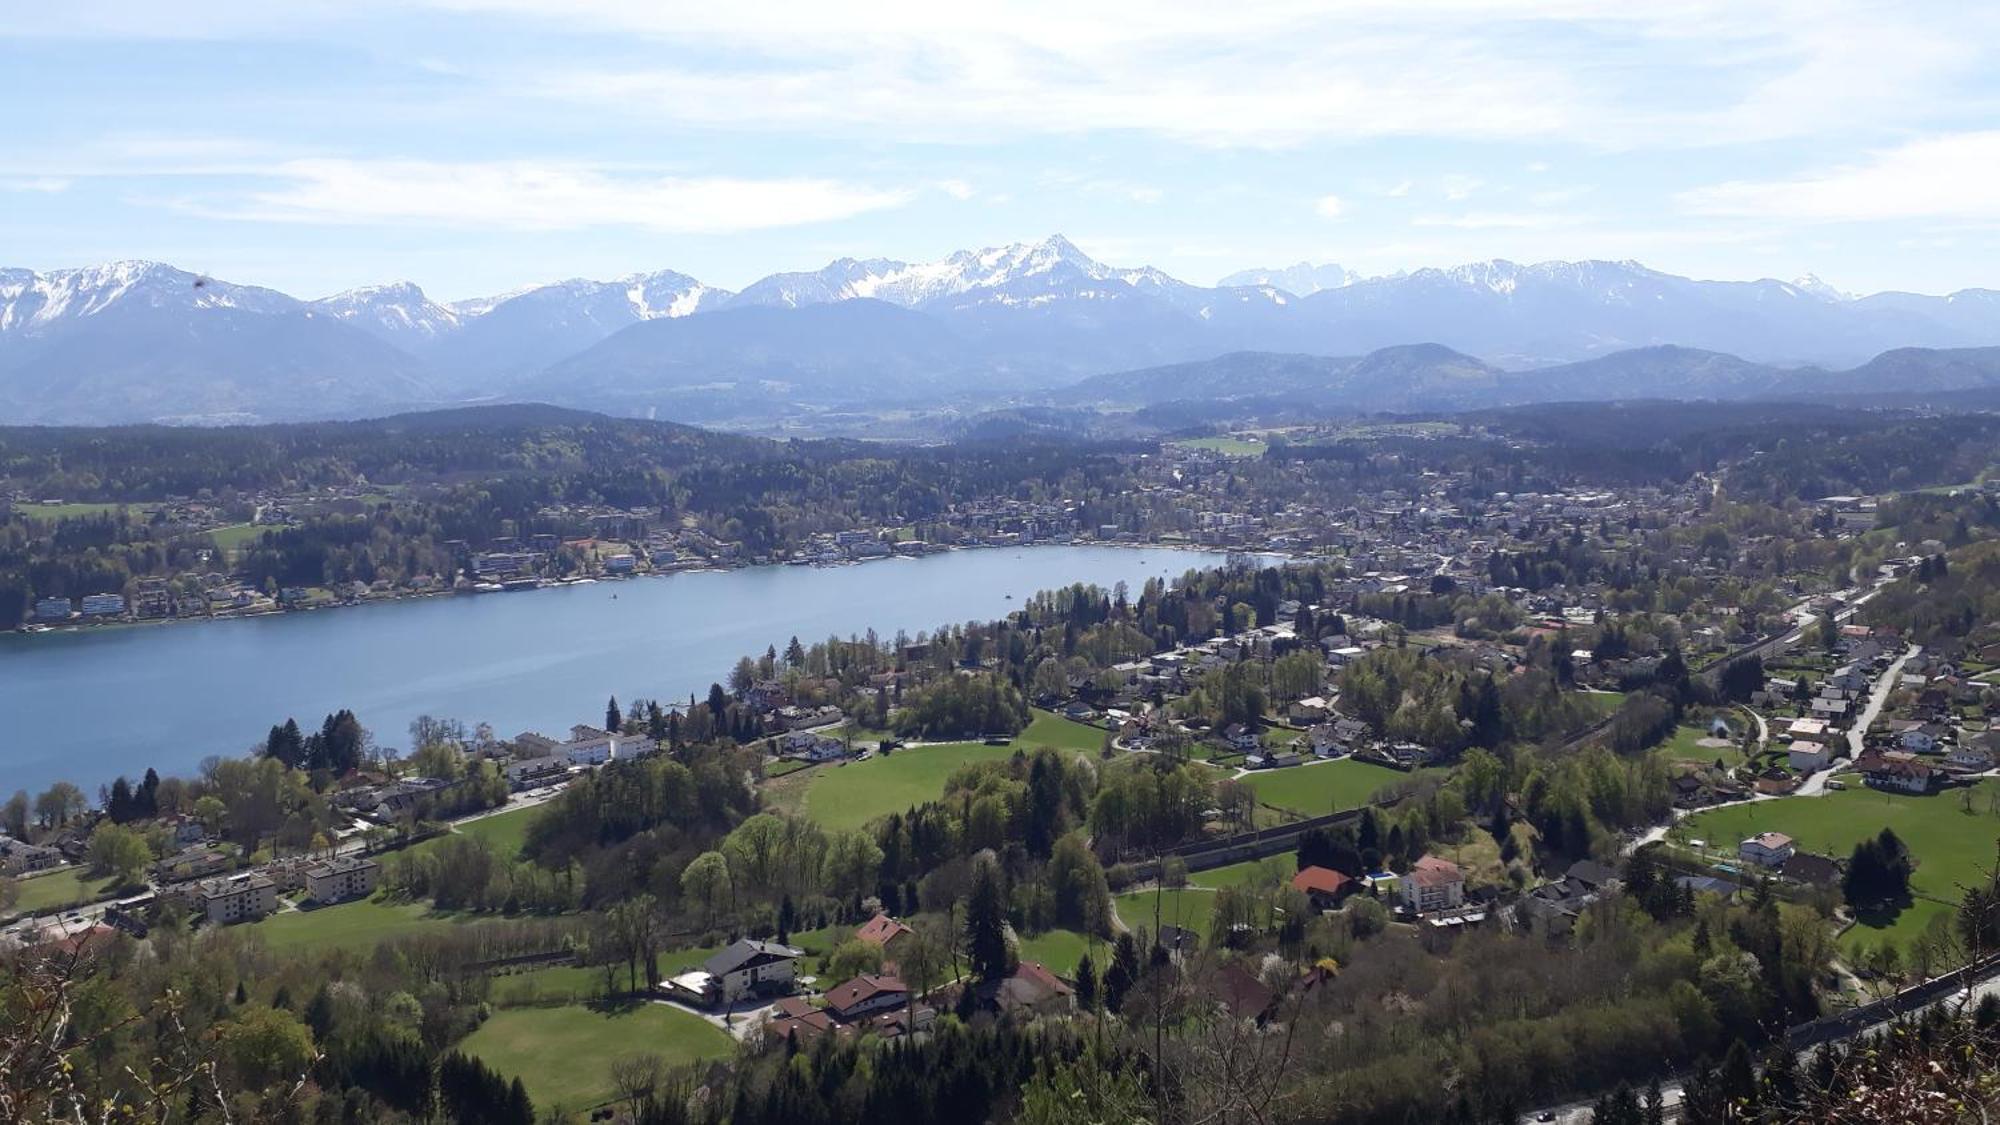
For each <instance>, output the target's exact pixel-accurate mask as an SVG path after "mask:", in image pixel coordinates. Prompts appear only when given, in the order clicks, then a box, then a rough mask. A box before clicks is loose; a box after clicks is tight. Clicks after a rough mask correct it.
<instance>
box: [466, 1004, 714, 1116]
mask: <svg viewBox="0 0 2000 1125" xmlns="http://www.w3.org/2000/svg"><path fill="white" fill-rule="evenodd" d="M463 1049H464V1051H465V1053H466V1054H469V1055H474V1056H477V1057H478V1058H480V1059H481V1060H483V1061H485V1063H486V1064H487V1065H489V1066H491V1067H493V1068H494V1069H495V1070H498V1071H499V1072H500V1073H501V1074H502V1075H505V1076H507V1077H509V1078H515V1077H518V1078H520V1080H521V1082H522V1084H523V1085H525V1086H526V1087H527V1088H528V1096H529V1097H531V1098H533V1099H534V1100H535V1109H536V1111H537V1115H538V1116H549V1117H551V1119H553V1117H552V1115H553V1113H554V1111H556V1110H558V1109H561V1110H564V1111H573V1110H579V1109H586V1108H590V1107H593V1106H598V1105H602V1104H603V1103H605V1102H607V1101H610V1100H611V1099H612V1098H613V1097H615V1096H617V1090H616V1088H615V1087H614V1086H613V1085H612V1082H611V1065H612V1064H613V1063H614V1062H616V1061H617V1060H619V1059H621V1058H624V1057H625V1056H627V1055H635V1054H656V1055H660V1056H663V1057H664V1058H666V1060H667V1061H668V1063H669V1064H670V1065H674V1066H684V1065H686V1064H689V1063H694V1062H700V1061H702V1060H704V1059H714V1058H723V1057H726V1056H728V1055H729V1054H731V1053H732V1052H733V1051H734V1049H735V1045H734V1044H733V1043H731V1042H730V1039H729V1036H728V1034H726V1033H725V1032H723V1030H722V1029H721V1028H718V1027H716V1026H715V1025H713V1024H711V1023H709V1022H708V1021H707V1020H704V1019H702V1018H701V1017H700V1016H697V1015H693V1014H691V1013H688V1012H684V1011H682V1010H680V1009H679V1008H674V1007H669V1006H668V1005H665V1004H649V1003H648V1004H631V1005H626V1006H623V1007H619V1008H616V1009H608V1010H607V1009H599V1008H587V1007H581V1006H578V1005H573V1004H572V1005H566V1006H563V1007H560V1008H514V1009H510V1010H506V1011H500V1012H495V1013H494V1014H493V1016H492V1018H490V1019H488V1020H487V1021H486V1022H485V1023H484V1024H482V1025H480V1028H479V1030H478V1031H475V1032H473V1033H472V1034H471V1035H470V1036H468V1037H467V1038H466V1040H465V1042H464V1044H463Z"/></svg>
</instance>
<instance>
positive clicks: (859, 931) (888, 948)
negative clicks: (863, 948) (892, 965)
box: [854, 914, 915, 956]
mask: <svg viewBox="0 0 2000 1125" xmlns="http://www.w3.org/2000/svg"><path fill="white" fill-rule="evenodd" d="M914 932H915V931H913V930H911V929H910V927H908V926H905V925H904V924H903V923H901V922H898V921H896V920H895V919H894V918H891V917H889V916H888V915H887V914H877V915H876V916H875V917H873V918H870V919H868V921H866V922H863V923H862V924H861V925H860V926H859V927H857V928H856V929H855V931H854V936H855V937H856V938H859V939H860V940H862V941H865V942H867V943H868V944H870V945H878V946H881V947H882V953H883V956H894V955H895V952H894V951H895V948H896V943H897V942H898V941H901V940H902V939H903V938H905V937H907V936H909V935H910V934H911V933H914Z"/></svg>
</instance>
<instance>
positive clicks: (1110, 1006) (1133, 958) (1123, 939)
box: [1104, 930, 1139, 1012]
mask: <svg viewBox="0 0 2000 1125" xmlns="http://www.w3.org/2000/svg"><path fill="white" fill-rule="evenodd" d="M1137 983H1139V943H1138V942H1137V941H1136V940H1134V939H1133V937H1132V934H1131V931H1129V930H1128V931H1126V932H1125V933H1122V934H1119V935H1118V941H1117V942H1116V943H1115V944H1114V945H1113V946H1112V949H1111V967H1110V968H1109V969H1107V970H1105V972H1104V1007H1105V1009H1106V1010H1107V1011H1111V1012H1116V1011H1118V1010H1119V1009H1120V1008H1122V1007H1124V1005H1125V994H1126V993H1128V992H1130V991H1131V990H1132V986H1133V985H1135V984H1137Z"/></svg>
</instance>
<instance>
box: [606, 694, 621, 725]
mask: <svg viewBox="0 0 2000 1125" xmlns="http://www.w3.org/2000/svg"><path fill="white" fill-rule="evenodd" d="M624 727H625V716H624V715H622V714H620V713H619V711H618V697H617V696H615V695H614V696H612V697H611V701H610V702H609V703H606V704H605V705H604V729H605V730H608V731H610V732H611V733H613V734H617V733H618V732H619V731H620V730H623V729H624Z"/></svg>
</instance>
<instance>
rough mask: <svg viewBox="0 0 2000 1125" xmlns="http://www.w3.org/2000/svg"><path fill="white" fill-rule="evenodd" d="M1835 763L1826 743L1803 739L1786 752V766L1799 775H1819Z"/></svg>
mask: <svg viewBox="0 0 2000 1125" xmlns="http://www.w3.org/2000/svg"><path fill="white" fill-rule="evenodd" d="M1832 761H1833V755H1832V753H1831V752H1829V751H1828V750H1827V748H1826V746H1825V744H1824V743H1819V742H1812V741H1808V740H1804V739H1801V740H1800V741H1798V742H1794V743H1792V745H1791V749H1790V750H1788V751H1786V754H1785V764H1786V765H1788V766H1790V767H1792V769H1794V770H1796V771H1797V772H1799V773H1817V772H1819V771H1820V770H1823V769H1825V768H1826V767H1827V766H1828V765H1829V764H1830V763H1831V762H1832Z"/></svg>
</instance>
